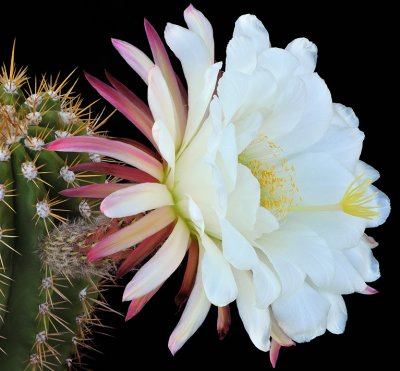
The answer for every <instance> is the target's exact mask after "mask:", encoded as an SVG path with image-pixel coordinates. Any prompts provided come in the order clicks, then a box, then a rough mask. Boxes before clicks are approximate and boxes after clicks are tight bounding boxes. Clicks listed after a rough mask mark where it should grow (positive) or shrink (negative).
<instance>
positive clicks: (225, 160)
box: [217, 124, 238, 193]
mask: <svg viewBox="0 0 400 371" xmlns="http://www.w3.org/2000/svg"><path fill="white" fill-rule="evenodd" d="M237 157H238V153H237V148H236V133H235V126H234V125H232V124H229V125H227V126H226V127H224V129H223V130H222V132H221V140H220V143H219V147H218V157H217V165H218V167H219V169H220V170H221V173H222V176H223V178H224V181H225V182H224V183H225V187H226V190H227V192H228V193H229V192H231V191H232V190H233V188H234V186H235V183H236V175H237Z"/></svg>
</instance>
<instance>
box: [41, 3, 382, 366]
mask: <svg viewBox="0 0 400 371" xmlns="http://www.w3.org/2000/svg"><path fill="white" fill-rule="evenodd" d="M184 15H185V20H186V23H187V25H188V29H186V28H183V27H180V26H176V25H172V24H168V25H167V27H166V30H165V38H166V42H167V44H168V46H169V47H170V48H171V50H172V51H173V52H174V54H175V55H176V56H177V58H178V59H179V60H180V61H181V63H182V67H183V71H184V74H185V78H186V82H187V86H188V96H187V98H186V95H185V93H183V92H182V89H181V88H180V84H179V81H178V80H177V79H176V75H175V73H174V72H173V70H172V67H171V65H170V62H169V59H168V57H167V54H166V52H165V50H164V46H163V44H162V42H161V40H160V38H159V36H158V35H157V33H156V32H155V30H154V29H153V28H152V26H151V25H150V24H148V23H146V24H145V28H146V32H147V35H148V38H149V42H150V46H151V49H152V52H153V57H154V61H155V63H153V61H151V60H150V59H149V58H148V57H147V56H145V55H144V54H143V53H142V52H141V51H139V50H138V49H136V48H135V47H134V46H132V45H130V44H128V43H126V42H123V41H119V40H114V41H113V43H114V46H115V47H116V48H117V50H118V51H119V52H120V53H121V55H122V56H123V58H124V59H125V60H126V61H127V62H128V63H129V64H130V65H131V66H132V68H133V69H134V70H135V71H136V72H137V73H138V74H139V75H140V76H141V77H142V78H143V80H144V81H145V82H146V83H147V84H148V103H149V108H148V107H147V106H146V105H145V104H144V103H143V102H141V101H140V100H139V98H137V97H136V96H135V95H134V94H133V93H132V92H130V91H128V90H127V88H126V87H124V86H123V85H122V84H121V83H120V82H118V81H116V80H115V79H114V78H113V77H112V76H108V78H109V80H110V82H111V83H112V85H113V88H111V87H110V86H107V85H105V84H104V83H102V82H101V81H99V80H97V79H95V78H93V77H91V76H88V78H89V81H90V82H91V83H92V85H93V86H94V87H95V88H96V89H97V90H98V91H99V93H100V94H101V95H102V96H103V97H105V98H106V99H108V100H109V101H110V102H112V103H113V105H114V106H115V107H116V108H117V109H118V110H120V111H121V112H122V113H123V114H124V115H125V116H126V117H127V118H128V119H130V120H131V121H132V122H134V123H135V125H136V126H137V127H138V128H139V129H140V130H141V131H142V132H143V133H144V135H146V136H147V138H148V139H149V140H150V142H151V143H152V144H153V145H154V147H155V148H156V149H157V150H158V152H159V155H160V156H161V158H162V161H161V162H160V161H159V157H158V155H155V154H154V153H153V152H152V151H151V150H148V149H144V148H143V147H142V146H135V145H131V144H128V143H123V142H118V141H111V140H108V139H103V138H96V137H76V138H66V139H60V140H58V141H56V142H54V143H52V144H50V145H48V146H47V148H48V149H56V150H66V151H69V150H70V151H75V152H78V151H85V152H94V153H98V154H101V155H105V156H110V157H113V158H116V159H118V160H121V161H124V162H125V163H126V164H127V165H131V166H133V167H136V169H134V168H132V167H130V166H124V167H122V166H120V165H107V166H108V170H109V172H110V174H113V175H116V176H118V177H121V178H124V179H128V180H131V181H133V182H135V183H138V184H135V185H131V186H127V185H126V184H120V185H118V184H115V183H113V184H106V185H93V186H90V187H89V188H88V187H85V188H84V189H82V188H77V189H72V190H68V191H65V192H66V193H65V194H69V195H71V196H81V197H104V198H105V199H104V200H103V202H102V205H101V210H102V211H103V212H104V214H105V215H106V216H108V217H112V218H119V217H126V216H132V215H137V216H139V217H138V218H137V221H136V222H135V223H133V224H131V225H129V226H128V227H125V228H124V229H122V230H121V231H119V232H116V233H115V234H114V235H112V236H111V237H108V238H107V239H105V240H103V241H101V242H99V243H98V244H97V245H96V246H95V247H94V249H92V250H91V251H90V253H89V258H90V259H96V258H100V257H104V256H106V255H111V254H114V253H116V252H119V251H121V250H124V249H127V248H130V247H131V246H136V245H137V246H136V248H134V249H133V250H132V252H131V253H130V254H131V255H130V256H129V257H128V258H127V259H126V261H125V262H124V263H123V264H122V265H121V268H120V273H121V274H123V273H126V272H127V271H129V270H131V269H132V268H133V266H134V265H135V264H138V263H140V262H141V261H142V260H143V258H144V257H145V256H149V255H150V253H152V252H153V251H155V250H156V248H157V247H158V246H159V245H160V244H161V243H162V242H163V241H165V242H164V243H163V244H162V246H161V247H160V248H159V249H158V250H157V252H156V253H155V254H154V256H153V257H152V258H151V259H149V260H148V261H147V262H146V263H145V264H144V265H143V266H142V267H141V268H140V269H139V271H138V272H137V273H136V274H135V276H134V277H133V279H132V281H131V282H130V283H129V284H128V286H127V287H126V289H125V293H124V300H130V301H131V306H130V308H129V311H128V316H127V317H128V318H130V317H132V316H133V315H135V314H136V313H137V312H138V311H139V310H140V309H141V308H142V307H143V306H144V304H145V303H146V302H147V301H148V300H149V299H150V298H151V297H152V296H153V295H154V294H155V293H156V292H157V290H158V289H159V287H160V286H161V285H162V284H163V283H164V281H165V280H166V279H167V278H168V277H169V276H170V275H171V274H172V273H173V272H174V271H175V269H176V268H177V267H178V266H179V265H180V263H181V261H182V260H183V258H184V256H185V255H186V253H187V251H188V254H189V258H188V265H187V269H186V273H185V278H184V282H183V285H182V288H181V290H180V293H179V295H178V299H179V300H178V301H179V303H180V304H182V303H183V302H184V301H185V300H186V299H187V304H186V306H185V309H184V311H183V314H182V317H181V320H180V322H179V323H178V325H177V327H176V329H175V330H174V332H173V334H172V335H171V338H170V342H169V347H170V350H171V351H172V352H173V353H175V352H176V351H177V350H178V349H179V348H180V347H181V346H182V345H183V344H184V343H185V342H186V341H187V339H188V338H189V337H190V336H191V335H192V334H193V333H194V332H195V331H196V330H197V328H198V327H199V326H200V325H201V323H202V322H203V320H204V318H205V317H206V315H207V313H208V311H209V308H210V306H211V305H216V306H218V307H219V321H218V328H219V330H220V331H221V336H223V334H224V333H226V331H227V327H228V326H229V310H228V309H227V307H226V306H227V305H229V304H230V303H232V302H234V301H235V300H236V304H237V306H238V309H239V314H240V316H241V318H242V321H243V324H244V327H245V329H246V331H247V332H248V334H249V336H250V338H251V340H252V341H253V343H254V345H255V346H256V347H258V348H259V349H261V350H263V351H268V350H269V349H270V347H271V343H270V340H271V339H272V350H271V360H272V362H273V363H275V362H276V357H277V354H278V351H279V346H280V345H290V344H293V341H296V342H303V341H309V340H311V339H312V338H314V337H316V336H318V335H321V334H322V333H324V332H325V330H326V329H328V330H330V331H331V332H334V333H340V332H342V331H343V330H344V326H345V322H346V316H347V314H346V308H345V305H344V302H343V299H342V297H341V295H343V294H348V293H352V292H361V293H368V292H371V289H370V288H369V287H368V286H367V285H366V283H365V282H368V281H372V280H375V279H377V278H378V276H379V269H378V264H377V262H376V260H375V259H374V258H373V256H372V253H371V248H372V247H373V246H374V244H373V243H372V242H371V240H370V239H369V238H367V237H366V236H364V229H365V228H366V227H374V226H377V225H379V224H382V223H383V222H384V220H385V219H386V217H387V215H388V212H389V201H388V199H387V197H386V196H385V195H384V194H383V193H381V192H380V191H378V190H376V188H374V187H373V186H372V185H371V183H372V181H375V180H376V178H377V172H376V171H375V170H373V169H372V168H371V167H369V166H368V165H366V164H364V163H362V162H360V161H359V155H360V152H361V147H362V140H363V134H362V132H360V131H359V129H358V127H357V126H358V120H357V118H356V116H355V115H354V113H353V111H352V110H351V109H349V108H346V107H344V106H342V105H339V104H333V103H332V100H331V95H330V92H329V90H328V88H327V86H326V84H325V83H324V81H323V80H322V79H321V78H320V77H319V76H318V75H317V74H316V73H315V72H314V69H315V65H316V58H317V48H316V46H315V45H314V44H313V43H311V42H309V41H308V40H306V39H296V40H294V41H293V42H291V43H290V44H289V45H288V46H287V48H286V49H279V48H271V47H270V42H269V35H268V32H267V31H266V29H265V28H264V26H263V25H262V23H261V22H260V21H259V20H258V19H257V18H256V17H255V16H251V15H245V16H242V17H240V18H239V19H238V21H237V22H236V25H235V30H234V33H233V38H232V40H231V41H230V42H229V45H228V48H227V58H226V66H225V71H224V72H223V74H222V73H221V67H222V65H221V63H214V42H213V33H212V28H211V25H210V24H209V22H208V21H207V19H206V18H205V17H204V15H203V14H202V13H200V12H199V11H197V10H196V9H194V8H193V7H192V6H190V7H189V8H188V9H187V10H186V11H185V14H184ZM221 74H222V76H221V77H220V79H219V81H218V82H217V79H218V78H219V76H220V75H221ZM216 86H217V88H216ZM186 99H187V102H186ZM186 107H188V110H186ZM85 166H86V165H84V164H80V167H81V170H85ZM96 166H98V169H99V170H100V169H102V171H103V172H104V169H105V168H104V166H105V165H104V164H101V163H100V164H99V165H95V164H90V165H87V169H88V170H89V169H90V170H91V171H93V170H94V171H95V170H96ZM117 174H118V175H117ZM150 210H153V211H150ZM167 237H168V238H167ZM165 239H166V240H165Z"/></svg>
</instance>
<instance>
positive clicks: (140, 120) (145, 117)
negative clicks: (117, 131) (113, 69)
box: [85, 73, 153, 143]
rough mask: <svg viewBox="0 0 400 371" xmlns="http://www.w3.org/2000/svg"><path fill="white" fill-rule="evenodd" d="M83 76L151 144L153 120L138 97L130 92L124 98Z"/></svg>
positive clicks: (105, 86)
mask: <svg viewBox="0 0 400 371" xmlns="http://www.w3.org/2000/svg"><path fill="white" fill-rule="evenodd" d="M85 76H86V79H87V80H88V81H89V83H90V84H91V85H92V86H93V87H94V88H95V89H96V90H97V92H98V93H99V94H100V95H101V96H102V97H103V98H104V99H105V100H107V101H108V102H109V103H111V104H112V105H113V106H114V107H115V108H116V109H117V110H118V111H120V112H121V113H122V114H123V115H124V116H125V117H126V118H127V119H128V120H129V121H131V122H132V123H133V124H134V125H135V126H136V127H137V128H138V129H139V130H140V131H141V132H142V133H143V134H144V135H145V136H146V138H147V139H149V140H150V142H152V143H153V138H152V136H151V127H152V125H153V118H152V116H151V114H150V112H149V109H148V107H147V106H146V105H145V104H144V103H143V102H142V101H141V100H140V99H139V98H138V97H136V96H135V95H134V94H133V93H132V92H130V94H129V96H126V95H124V94H123V93H122V92H120V91H118V90H116V89H114V88H112V87H111V86H109V85H107V84H105V83H104V82H102V81H101V80H99V79H97V78H96V77H94V76H92V75H90V74H88V73H85ZM133 96H134V97H135V99H134V100H132V97H133Z"/></svg>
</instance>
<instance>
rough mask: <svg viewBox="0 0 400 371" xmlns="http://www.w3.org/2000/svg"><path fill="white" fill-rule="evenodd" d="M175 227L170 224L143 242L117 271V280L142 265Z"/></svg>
mask: <svg viewBox="0 0 400 371" xmlns="http://www.w3.org/2000/svg"><path fill="white" fill-rule="evenodd" d="M172 228H173V225H172V224H170V225H168V226H167V227H165V228H163V229H162V230H161V231H158V232H157V233H154V234H153V235H152V236H150V237H148V238H146V239H145V240H143V241H142V242H141V243H140V244H139V245H138V246H136V247H135V248H134V250H133V251H132V252H131V253H130V254H129V255H128V257H127V258H126V259H125V260H124V262H123V263H122V264H121V266H120V267H119V268H118V271H117V274H116V275H117V278H120V277H122V276H123V275H125V274H126V273H128V272H130V271H131V270H132V269H133V268H134V267H135V266H137V265H138V264H140V263H141V262H142V261H143V260H144V259H146V258H147V257H148V256H149V255H150V254H151V253H153V252H154V250H155V249H156V248H157V247H159V246H160V244H161V243H162V242H164V241H165V239H166V238H167V237H168V236H169V235H170V233H171V232H172Z"/></svg>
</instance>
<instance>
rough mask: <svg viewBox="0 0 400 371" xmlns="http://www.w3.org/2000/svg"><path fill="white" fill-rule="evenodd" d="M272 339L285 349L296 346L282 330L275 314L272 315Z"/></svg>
mask: <svg viewBox="0 0 400 371" xmlns="http://www.w3.org/2000/svg"><path fill="white" fill-rule="evenodd" d="M271 337H272V338H273V339H275V340H276V341H277V342H278V343H279V344H281V345H282V346H284V347H291V346H294V345H296V343H295V342H294V341H293V340H292V339H291V338H290V337H289V336H288V335H287V334H286V333H285V332H284V331H283V330H282V329H281V328H280V326H279V325H278V323H277V322H276V319H275V317H274V316H273V314H271Z"/></svg>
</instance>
